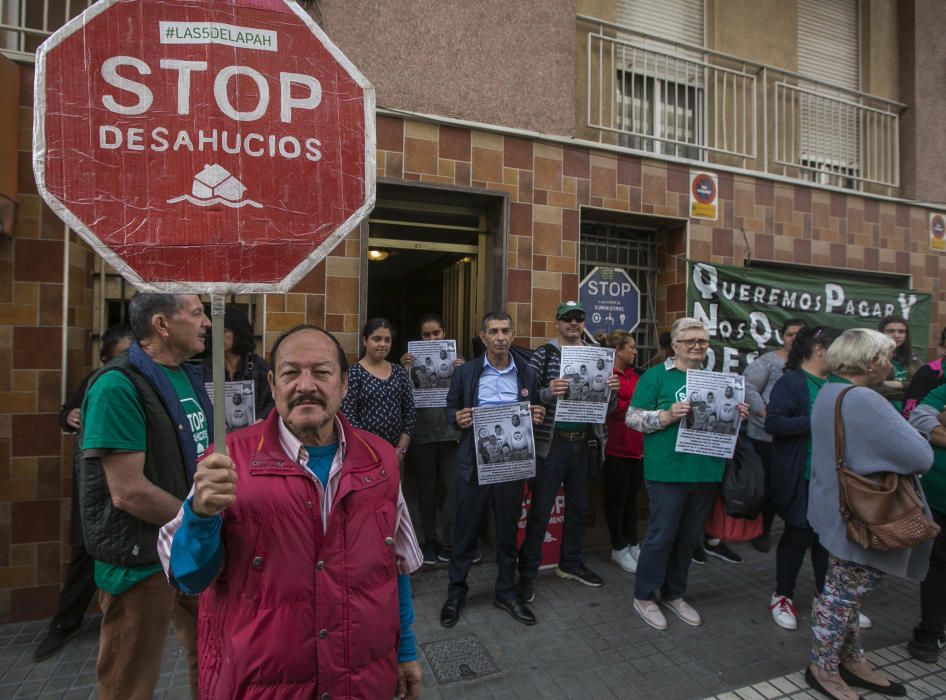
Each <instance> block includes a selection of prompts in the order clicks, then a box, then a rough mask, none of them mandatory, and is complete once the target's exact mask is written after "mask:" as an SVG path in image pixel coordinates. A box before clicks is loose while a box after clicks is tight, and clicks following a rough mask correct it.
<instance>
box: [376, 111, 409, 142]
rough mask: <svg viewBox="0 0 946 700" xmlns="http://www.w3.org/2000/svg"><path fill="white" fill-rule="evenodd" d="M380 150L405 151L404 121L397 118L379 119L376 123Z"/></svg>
mask: <svg viewBox="0 0 946 700" xmlns="http://www.w3.org/2000/svg"><path fill="white" fill-rule="evenodd" d="M376 133H377V140H378V150H380V151H403V150H404V120H403V119H397V118H395V117H381V116H379V117H378V121H377V123H376Z"/></svg>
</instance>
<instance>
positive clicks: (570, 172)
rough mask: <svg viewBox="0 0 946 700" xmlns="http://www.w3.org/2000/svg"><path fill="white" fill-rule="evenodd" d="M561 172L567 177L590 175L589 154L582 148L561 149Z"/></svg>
mask: <svg viewBox="0 0 946 700" xmlns="http://www.w3.org/2000/svg"><path fill="white" fill-rule="evenodd" d="M563 154H564V155H563V168H562V172H563V174H565V175H566V176H568V177H580V178H585V179H587V178H589V177H591V165H590V164H591V154H590V153H589V152H588V151H587V150H586V149H584V148H570V147H568V146H566V147H565V148H564V149H563Z"/></svg>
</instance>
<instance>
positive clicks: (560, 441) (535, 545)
mask: <svg viewBox="0 0 946 700" xmlns="http://www.w3.org/2000/svg"><path fill="white" fill-rule="evenodd" d="M563 484H564V486H565V524H564V526H563V528H562V544H561V554H560V555H559V560H558V565H559V567H560V568H562V569H565V570H568V571H575V570H576V569H578V568H579V567H580V566H581V565H582V564H583V563H584V555H583V554H582V544H583V543H584V540H585V516H586V515H587V513H588V448H587V446H586V445H585V442H584V441H579V442H569V441H568V440H565V439H564V438H561V437H559V436H558V435H557V434H555V433H553V434H552V444H551V446H550V447H549V453H548V456H547V457H546V458H545V459H541V458H540V459H539V460H538V462H537V464H536V470H535V481H534V482H533V487H532V505H531V506H529V518H528V520H527V521H526V536H525V539H524V540H523V542H522V547H520V548H519V574H520V576H522V577H523V578H527V579H534V578H535V577H536V574H537V573H538V572H539V564H540V563H541V562H542V542H543V541H544V540H545V530H546V528H547V527H548V524H549V518H550V517H551V515H552V506H554V505H555V497H556V496H557V495H558V487H559V486H562V485H563Z"/></svg>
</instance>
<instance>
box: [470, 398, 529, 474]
mask: <svg viewBox="0 0 946 700" xmlns="http://www.w3.org/2000/svg"><path fill="white" fill-rule="evenodd" d="M473 433H474V435H476V471H477V474H478V478H479V483H480V485H484V484H500V483H503V482H506V481H517V480H519V479H531V478H532V477H534V476H535V437H534V435H533V433H532V413H531V411H530V410H529V403H528V402H527V401H521V402H519V403H504V404H497V405H494V406H478V407H476V408H474V409H473Z"/></svg>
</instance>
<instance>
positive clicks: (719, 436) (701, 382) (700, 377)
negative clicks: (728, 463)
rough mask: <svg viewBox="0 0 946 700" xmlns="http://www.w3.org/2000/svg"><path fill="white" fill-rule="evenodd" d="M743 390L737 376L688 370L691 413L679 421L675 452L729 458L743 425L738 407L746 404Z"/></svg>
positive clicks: (687, 397)
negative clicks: (740, 427)
mask: <svg viewBox="0 0 946 700" xmlns="http://www.w3.org/2000/svg"><path fill="white" fill-rule="evenodd" d="M745 387H746V385H745V378H744V377H743V376H742V375H740V374H731V373H728V372H708V371H705V370H699V369H691V370H689V371H688V372H687V384H686V399H687V401H689V402H690V412H689V413H688V414H687V416H686V417H685V418H684V419H683V420H682V421H681V422H680V430H679V431H678V432H677V445H676V449H677V452H689V453H691V454H699V455H706V456H707V457H725V458H727V459H728V458H730V457H732V455H733V451H734V450H735V449H736V438H737V437H738V435H739V426H740V424H741V423H742V417H741V416H740V414H739V404H741V403H743V402H745V397H746V388H745Z"/></svg>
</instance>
